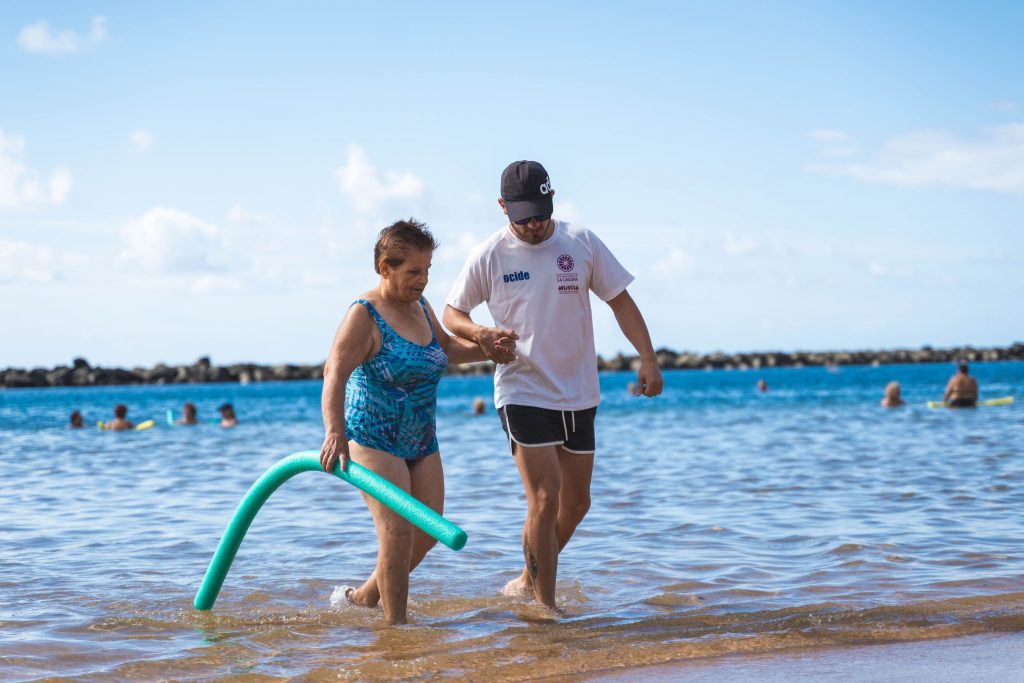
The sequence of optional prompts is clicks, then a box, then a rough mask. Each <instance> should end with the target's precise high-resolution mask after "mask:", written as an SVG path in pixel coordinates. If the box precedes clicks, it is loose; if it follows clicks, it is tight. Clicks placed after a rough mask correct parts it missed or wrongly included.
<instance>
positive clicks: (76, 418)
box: [68, 410, 85, 429]
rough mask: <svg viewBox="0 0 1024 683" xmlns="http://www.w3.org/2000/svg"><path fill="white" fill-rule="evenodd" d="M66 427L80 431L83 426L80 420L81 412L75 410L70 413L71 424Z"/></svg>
mask: <svg viewBox="0 0 1024 683" xmlns="http://www.w3.org/2000/svg"><path fill="white" fill-rule="evenodd" d="M68 426H69V428H71V429H81V428H82V427H84V426H85V420H84V419H83V418H82V413H81V411H78V410H75V411H73V412H72V413H71V424H70V425H68Z"/></svg>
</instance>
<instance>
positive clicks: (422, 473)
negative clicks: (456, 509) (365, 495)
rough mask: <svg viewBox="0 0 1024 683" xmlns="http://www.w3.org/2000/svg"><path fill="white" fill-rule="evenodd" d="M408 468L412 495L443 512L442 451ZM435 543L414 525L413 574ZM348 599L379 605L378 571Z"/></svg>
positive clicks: (365, 605) (366, 605) (415, 462)
mask: <svg viewBox="0 0 1024 683" xmlns="http://www.w3.org/2000/svg"><path fill="white" fill-rule="evenodd" d="M408 469H409V479H410V488H411V493H412V497H413V498H415V499H416V500H418V501H420V502H421V503H423V504H424V505H426V506H427V507H428V508H430V509H431V510H433V511H434V512H436V513H437V514H439V515H440V514H444V470H443V468H442V467H441V454H440V453H432V454H430V455H428V456H427V457H425V458H422V459H420V460H413V461H409V463H408ZM435 545H437V540H435V539H434V537H433V536H431V535H430V534H426V533H424V532H422V531H420V530H419V529H416V528H413V532H412V557H411V558H410V560H409V573H410V574H411V573H412V571H413V570H414V569H416V567H418V566H419V564H420V562H422V561H423V558H424V557H426V555H427V552H428V551H429V550H430V549H431V548H433V547H434V546H435ZM348 598H349V600H351V601H352V602H353V603H355V604H357V605H362V606H363V607H376V606H377V602H378V601H379V600H380V589H379V588H378V587H377V572H374V573H373V574H370V576H369V578H367V579H366V582H365V583H363V585H362V586H360V587H359V588H358V589H357V590H355V591H353V592H352V593H351V594H350V595H349V596H348Z"/></svg>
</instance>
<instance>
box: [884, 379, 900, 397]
mask: <svg viewBox="0 0 1024 683" xmlns="http://www.w3.org/2000/svg"><path fill="white" fill-rule="evenodd" d="M885 397H886V398H888V399H895V400H897V401H898V400H900V383H899V382H889V383H888V384H886V385H885Z"/></svg>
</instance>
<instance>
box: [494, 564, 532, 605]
mask: <svg viewBox="0 0 1024 683" xmlns="http://www.w3.org/2000/svg"><path fill="white" fill-rule="evenodd" d="M501 594H502V595H506V596H508V597H510V598H524V597H527V596H531V595H533V581H531V580H530V575H529V574H527V573H526V570H525V569H524V570H523V573H522V574H520V575H519V576H517V577H516V578H514V579H512V580H511V581H509V582H508V583H506V584H505V587H504V588H502V589H501Z"/></svg>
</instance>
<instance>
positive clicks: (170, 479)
mask: <svg viewBox="0 0 1024 683" xmlns="http://www.w3.org/2000/svg"><path fill="white" fill-rule="evenodd" d="M951 372H952V368H951V367H950V366H947V365H923V366H887V367H880V368H871V367H843V368H840V369H839V370H837V371H832V372H830V371H828V370H826V369H823V368H803V369H775V370H763V371H757V372H754V371H749V372H739V371H734V372H726V371H714V372H668V373H666V376H665V378H666V389H665V394H664V395H663V396H661V397H659V398H657V399H654V400H647V399H640V398H634V397H631V396H628V395H627V393H626V385H627V383H628V382H629V381H630V379H631V376H630V375H629V374H623V373H610V374H605V375H602V377H601V383H602V389H603V392H604V399H603V403H602V406H601V408H600V409H599V412H598V455H597V461H596V463H597V464H596V468H595V475H594V485H593V506H592V509H591V512H590V514H589V516H588V517H587V519H586V520H585V521H584V523H583V525H582V526H581V527H580V529H579V530H578V532H577V534H576V536H575V537H574V538H573V540H572V542H571V543H570V544H569V546H568V547H567V548H566V550H565V551H564V553H563V555H562V557H561V559H560V561H559V584H558V600H559V603H560V606H561V607H562V609H563V611H564V615H563V616H561V617H559V618H551V616H550V615H549V614H548V613H547V612H545V611H543V610H540V609H538V608H537V607H536V606H534V605H532V604H530V603H529V602H527V601H525V600H523V599H518V598H511V597H506V596H503V595H500V594H499V590H500V588H501V587H502V586H503V585H504V584H505V582H506V581H508V580H509V579H510V578H512V577H513V576H515V575H516V574H517V573H518V571H519V569H520V567H521V563H522V557H521V551H520V541H519V537H520V530H521V525H522V521H523V516H524V513H525V502H524V498H523V493H522V486H521V484H520V482H519V479H518V475H517V473H516V469H515V466H514V464H513V461H512V459H511V458H510V456H509V455H508V447H507V443H506V441H505V439H504V436H503V434H502V432H501V428H500V425H499V422H498V419H497V416H496V415H495V414H494V413H493V412H489V413H488V414H487V415H485V416H479V417H478V416H473V415H471V414H470V405H471V403H472V400H473V398H474V397H476V396H485V397H487V396H489V395H490V388H491V387H490V381H491V380H490V378H489V377H449V378H446V379H444V380H443V381H442V384H441V392H440V397H439V407H438V414H439V417H438V422H439V424H438V426H439V432H440V443H441V452H442V457H443V459H444V467H445V473H446V486H447V492H448V497H447V502H446V516H447V517H448V518H450V519H451V520H453V521H454V522H456V523H457V524H459V525H460V526H462V527H463V528H464V529H466V531H467V532H468V533H469V543H468V544H467V546H466V547H465V549H463V550H462V551H460V552H453V551H451V550H449V549H448V548H445V547H444V546H441V545H438V546H437V547H436V548H435V549H434V550H433V551H431V553H430V554H429V555H428V556H427V558H426V560H425V561H424V562H423V564H422V565H421V566H420V567H419V569H417V571H416V572H415V573H414V574H413V576H412V580H411V585H410V619H411V623H410V624H409V625H407V626H403V627H395V628H389V627H386V626H385V625H384V623H383V619H382V615H381V612H380V611H379V610H368V609H364V608H357V607H352V606H348V605H346V604H344V602H343V601H342V604H338V600H337V593H336V591H337V588H338V587H339V586H342V585H345V584H358V583H359V582H361V581H362V580H363V579H364V578H365V576H366V575H367V573H368V572H369V571H370V570H371V568H372V566H373V563H374V557H375V554H376V541H375V535H374V531H373V527H372V523H371V521H370V517H369V514H368V513H367V511H366V509H365V507H364V505H363V503H362V500H361V498H360V496H359V495H358V493H357V492H356V491H355V490H354V489H353V488H351V487H350V486H348V485H347V484H345V483H344V482H341V481H340V480H338V479H336V478H334V477H330V476H327V475H324V474H319V473H306V474H303V475H300V476H297V477H295V478H294V479H292V480H291V481H289V482H288V483H287V484H285V485H284V486H283V487H282V488H281V489H279V490H278V491H277V492H276V493H275V494H274V495H273V496H272V497H271V498H270V500H269V501H268V502H267V504H266V505H265V506H264V508H263V510H262V511H261V512H260V514H259V516H257V518H256V520H255V522H254V523H253V525H252V527H251V528H250V530H249V533H248V535H247V537H246V539H245V542H244V543H243V544H242V547H241V549H240V551H239V553H238V556H237V558H236V559H235V562H234V565H233V567H232V569H231V572H230V573H229V575H228V577H227V580H226V582H225V584H224V587H223V589H222V590H221V593H220V597H219V600H218V602H217V604H216V606H215V608H214V609H213V610H212V611H211V612H197V611H195V610H194V609H193V608H192V599H193V597H194V595H195V591H196V590H197V588H198V587H199V583H200V581H201V580H202V577H203V574H204V572H205V571H206V567H207V564H208V563H209V560H210V557H211V556H212V553H213V551H214V550H215V548H216V545H217V542H218V540H219V539H220V536H221V533H222V532H223V530H224V527H225V525H226V523H227V521H228V519H229V518H230V516H231V514H232V512H233V510H234V508H235V506H236V505H237V504H238V502H239V501H240V500H241V498H242V496H243V494H244V493H245V491H246V490H247V488H248V487H249V486H250V485H251V484H252V482H253V481H254V480H255V479H256V478H257V477H258V476H259V475H260V474H261V473H262V472H263V471H264V470H265V469H266V468H268V467H270V466H271V465H272V464H273V463H274V462H276V461H277V460H278V459H280V458H282V457H284V456H286V455H288V454H290V453H292V452H295V451H298V450H304V449H310V448H312V449H316V448H319V446H320V443H321V440H322V436H323V427H322V424H321V421H320V408H319V398H320V384H319V383H318V382H295V383H270V384H258V385H248V386H238V385H196V386H174V387H101V388H81V389H77V388H68V389H41V390H35V389H32V390H8V391H0V467H2V478H0V679H3V680H36V679H51V678H58V679H59V678H68V679H75V680H84V681H90V680H95V681H108V680H124V681H152V680H169V679H174V680H200V681H208V680H233V681H279V680H280V681H283V680H289V679H292V678H299V679H301V680H307V681H327V680H330V681H337V680H341V681H356V680H360V681H361V680H433V679H446V678H449V679H455V680H458V679H466V680H488V681H501V680H526V679H531V678H538V677H543V676H552V675H555V676H562V677H569V680H586V679H587V677H588V676H594V675H598V672H606V671H608V670H609V669H614V668H615V667H623V666H638V665H644V664H655V663H659V662H665V661H670V660H676V659H684V658H688V657H716V656H720V655H725V654H729V653H736V652H769V651H774V650H779V649H783V648H791V647H808V646H809V647H831V646H836V645H844V644H851V643H886V642H896V641H904V640H913V639H927V638H943V637H952V636H958V635H967V634H976V633H989V632H1000V631H1016V632H1020V631H1024V514H1022V510H1024V363H991V364H975V365H973V366H972V374H975V376H976V377H978V379H979V381H980V383H981V387H982V397H983V398H994V397H999V396H1008V395H1015V396H1016V397H1017V399H1018V403H1016V404H1015V405H1012V406H1004V407H992V408H980V409H977V410H943V409H939V410H932V409H928V408H926V407H925V405H924V404H925V402H926V401H927V400H934V399H937V398H939V397H941V393H942V390H943V387H944V385H945V382H946V379H947V378H948V376H949V375H950V374H951ZM759 378H764V379H765V380H767V382H768V384H769V387H770V390H769V391H768V392H767V393H765V394H760V393H758V392H757V391H756V390H755V388H754V385H755V383H756V381H757V379H759ZM893 379H895V380H899V381H900V382H901V383H902V385H903V393H904V398H905V399H906V400H907V401H908V405H907V406H905V407H903V408H900V409H893V410H886V409H882V408H880V407H879V406H878V402H879V400H880V398H881V395H882V389H883V387H884V385H885V384H886V382H888V381H889V380H893ZM186 400H191V401H194V402H195V403H196V404H197V405H198V406H199V412H200V417H201V418H211V417H213V416H214V415H215V407H216V406H217V405H218V404H220V403H221V402H223V401H226V400H229V401H232V402H233V403H234V404H235V406H236V409H237V412H238V414H239V419H240V420H241V422H242V424H241V425H240V426H239V427H238V428H236V429H231V430H224V429H220V428H219V427H217V426H215V425H212V424H203V425H200V426H198V427H188V428H185V427H173V428H171V427H167V426H165V425H163V424H159V425H158V427H156V428H154V429H150V430H147V431H142V432H128V433H109V432H100V431H98V430H96V429H95V428H90V429H86V430H74V431H73V430H69V429H67V428H66V427H65V423H66V421H67V416H68V414H69V413H70V412H71V410H74V409H78V410H81V411H83V413H84V414H85V417H86V423H87V424H95V421H96V420H97V419H108V418H109V417H110V411H111V408H112V406H113V405H114V404H115V403H117V402H124V403H126V404H127V405H128V406H129V408H130V413H129V417H131V418H134V419H135V420H136V421H139V420H142V419H146V418H155V419H157V421H158V423H162V422H163V416H164V413H165V411H166V410H167V409H168V408H174V409H175V410H177V411H180V406H181V404H182V403H183V402H184V401H186ZM332 597H333V598H334V599H333V600H332ZM896 677H897V676H896V674H895V673H894V678H896Z"/></svg>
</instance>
